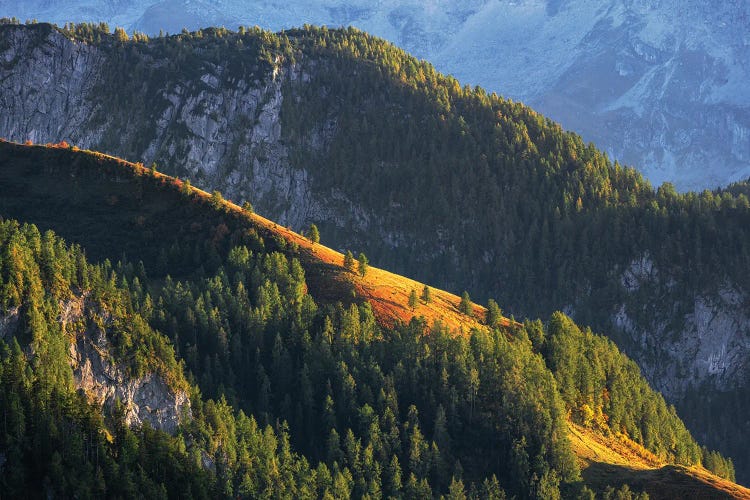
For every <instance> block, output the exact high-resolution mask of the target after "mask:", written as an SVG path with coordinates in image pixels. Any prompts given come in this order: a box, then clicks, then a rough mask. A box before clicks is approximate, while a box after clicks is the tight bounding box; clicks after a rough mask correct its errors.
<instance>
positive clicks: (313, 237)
mask: <svg viewBox="0 0 750 500" xmlns="http://www.w3.org/2000/svg"><path fill="white" fill-rule="evenodd" d="M310 241H312V242H313V243H320V232H319V231H318V226H316V225H315V224H310Z"/></svg>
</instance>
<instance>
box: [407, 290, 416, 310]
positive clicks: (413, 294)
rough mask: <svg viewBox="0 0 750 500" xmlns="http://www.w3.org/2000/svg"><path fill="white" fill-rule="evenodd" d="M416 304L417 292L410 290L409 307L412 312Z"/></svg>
mask: <svg viewBox="0 0 750 500" xmlns="http://www.w3.org/2000/svg"><path fill="white" fill-rule="evenodd" d="M417 304H418V301H417V292H415V291H414V289H413V288H412V290H411V293H410V294H409V307H410V308H411V310H412V311H413V310H414V309H416V308H417Z"/></svg>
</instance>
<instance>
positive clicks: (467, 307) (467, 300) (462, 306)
mask: <svg viewBox="0 0 750 500" xmlns="http://www.w3.org/2000/svg"><path fill="white" fill-rule="evenodd" d="M458 311H459V312H460V313H462V314H465V315H467V316H473V315H474V307H473V305H472V303H471V297H469V292H464V293H462V294H461V303H459V304H458Z"/></svg>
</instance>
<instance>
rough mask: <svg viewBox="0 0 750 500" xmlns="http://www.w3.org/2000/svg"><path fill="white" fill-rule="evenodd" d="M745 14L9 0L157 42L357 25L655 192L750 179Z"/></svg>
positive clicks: (521, 6) (36, 13)
mask: <svg viewBox="0 0 750 500" xmlns="http://www.w3.org/2000/svg"><path fill="white" fill-rule="evenodd" d="M748 14H750V7H749V6H748V3H747V2H745V1H741V0H731V1H724V2H719V3H713V2H698V1H692V0H691V1H683V2H676V1H674V0H672V1H660V0H652V1H644V0H607V1H594V0H520V1H511V0H469V1H465V2H452V1H447V0H434V1H425V0H380V1H377V2H370V1H367V2H365V1H360V0H355V1H344V0H313V1H298V0H291V1H284V2H280V1H276V0H260V1H253V2H246V1H242V0H161V1H155V0H99V1H95V0H31V1H24V2H17V1H16V0H0V15H2V16H16V17H19V18H20V19H22V20H25V19H33V18H36V19H39V20H46V21H52V22H56V23H58V24H63V23H65V22H68V21H100V20H101V21H106V22H108V23H110V25H112V26H115V25H118V26H124V27H125V28H126V29H128V30H133V29H137V30H140V31H144V32H147V33H158V32H159V30H164V31H167V32H171V33H174V32H177V31H180V30H181V29H182V28H183V27H187V28H190V29H194V28H198V27H204V26H210V25H225V26H227V27H229V28H236V27H237V25H240V24H243V25H259V26H261V27H263V28H268V29H274V30H277V29H282V28H288V27H292V26H300V25H302V24H304V23H312V24H321V25H332V26H340V25H354V26H357V27H359V28H361V29H363V30H366V31H368V32H370V33H372V34H375V35H378V36H381V37H384V38H386V39H388V40H390V41H392V42H394V43H396V44H398V45H399V46H401V47H403V48H405V49H407V50H408V51H409V52H411V53H413V54H415V55H417V56H419V57H422V58H425V59H427V60H429V61H430V62H432V63H433V64H435V66H437V68H438V69H439V70H441V71H444V72H447V73H451V74H453V75H455V76H456V77H457V78H459V79H460V80H461V81H462V83H468V84H472V85H474V84H478V85H481V86H483V87H485V88H487V89H489V90H492V91H495V92H497V93H499V94H502V95H504V96H507V97H510V98H513V99H515V100H521V101H524V102H525V103H527V104H529V105H531V106H533V107H535V108H536V109H538V110H539V111H541V112H542V113H544V114H546V115H548V116H550V117H552V118H553V119H555V120H557V121H560V122H561V123H562V124H563V126H565V127H566V128H568V129H572V130H575V131H577V132H579V133H581V134H582V135H583V137H584V138H585V139H586V140H591V141H594V142H595V143H596V144H597V145H598V146H599V147H600V148H602V149H604V150H606V151H607V152H608V153H609V154H610V155H612V156H614V157H616V158H618V159H620V160H621V161H623V162H625V163H628V164H631V165H634V166H636V167H637V168H639V169H640V170H641V171H642V172H644V174H645V175H646V176H647V177H648V178H649V179H650V180H651V181H652V183H654V184H660V183H661V182H663V181H671V182H673V183H674V184H675V185H676V186H677V187H678V188H679V189H698V190H700V189H703V188H713V187H716V186H717V185H725V184H727V183H729V182H731V181H736V180H741V179H745V178H747V177H748V176H750V110H749V108H748V106H749V104H750V87H749V86H748V85H747V83H746V82H747V81H748V76H750V75H748V68H749V67H750V64H748V61H750V49H749V48H748V47H749V44H750V29H748V27H749V25H748V19H749V18H748Z"/></svg>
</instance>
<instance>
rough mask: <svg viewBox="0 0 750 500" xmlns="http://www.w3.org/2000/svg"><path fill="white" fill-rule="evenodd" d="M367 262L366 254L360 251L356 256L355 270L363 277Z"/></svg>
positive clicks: (365, 272)
mask: <svg viewBox="0 0 750 500" xmlns="http://www.w3.org/2000/svg"><path fill="white" fill-rule="evenodd" d="M369 262H370V261H369V260H367V256H366V255H365V254H363V253H361V252H360V254H359V257H357V272H358V273H359V275H360V276H362V277H363V278H364V277H365V275H366V274H367V266H368V264H369Z"/></svg>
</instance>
